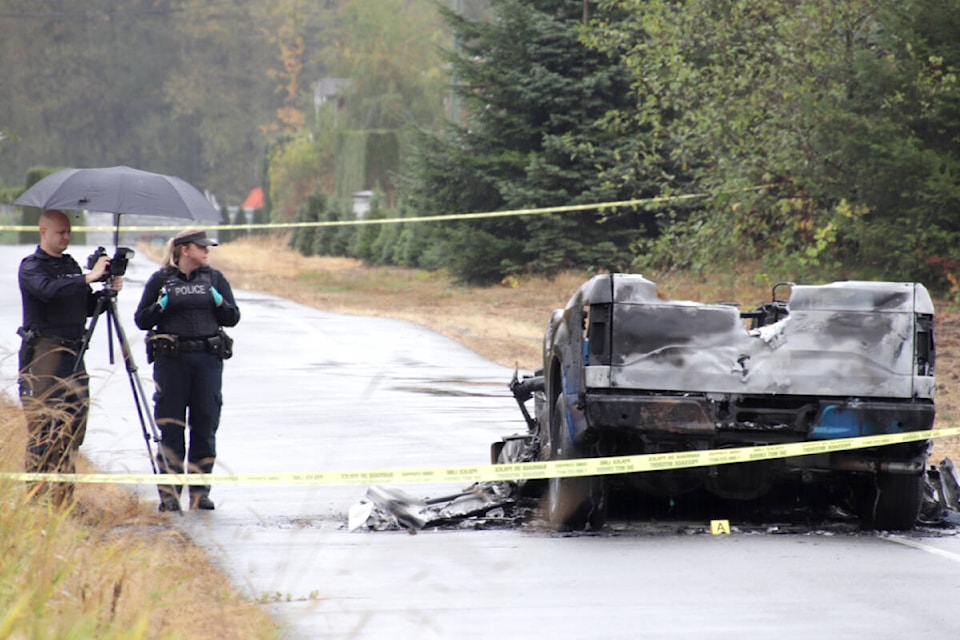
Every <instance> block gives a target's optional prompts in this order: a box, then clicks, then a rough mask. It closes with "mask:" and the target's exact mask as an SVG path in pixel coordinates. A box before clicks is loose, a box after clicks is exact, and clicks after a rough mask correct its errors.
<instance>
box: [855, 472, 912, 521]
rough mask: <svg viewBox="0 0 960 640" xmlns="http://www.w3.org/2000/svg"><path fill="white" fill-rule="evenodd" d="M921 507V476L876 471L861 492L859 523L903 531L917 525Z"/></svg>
mask: <svg viewBox="0 0 960 640" xmlns="http://www.w3.org/2000/svg"><path fill="white" fill-rule="evenodd" d="M921 506H923V475H922V474H901V473H878V474H877V476H876V478H875V482H874V483H873V485H872V486H869V487H868V488H867V489H866V490H865V491H864V495H863V500H862V504H861V508H860V524H861V527H862V528H864V529H876V530H885V531H904V530H908V529H912V528H913V527H914V526H916V524H917V518H918V517H919V516H920V508H921Z"/></svg>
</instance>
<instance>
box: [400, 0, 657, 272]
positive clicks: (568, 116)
mask: <svg viewBox="0 0 960 640" xmlns="http://www.w3.org/2000/svg"><path fill="white" fill-rule="evenodd" d="M491 9H492V12H493V14H494V16H493V19H492V20H490V21H481V20H472V19H469V18H467V17H464V16H462V15H458V14H456V13H454V12H452V11H449V10H443V13H444V16H445V18H446V20H447V21H448V23H449V24H450V26H451V28H452V29H453V31H454V33H455V34H456V39H457V42H458V43H459V46H458V47H457V48H456V49H455V50H454V51H452V52H451V53H450V56H449V57H450V63H451V65H452V68H453V70H454V75H455V85H454V87H453V90H454V91H455V93H456V95H457V97H458V98H459V99H460V104H461V105H462V112H461V111H457V112H455V113H454V114H453V117H454V122H451V123H450V126H449V128H448V129H447V131H446V133H445V135H443V136H437V135H432V134H429V133H425V134H423V135H421V136H420V137H419V138H418V142H417V143H416V145H415V150H414V157H413V160H412V167H413V168H412V170H411V171H410V173H409V175H408V176H407V179H406V180H405V181H403V182H402V185H403V187H402V188H403V194H404V197H405V198H406V199H407V202H408V204H409V206H410V208H411V209H413V210H415V211H418V212H420V213H422V214H428V215H432V214H449V213H471V212H479V211H491V210H511V209H521V208H530V207H545V206H551V205H568V204H578V203H592V202H598V201H608V200H623V199H630V198H635V197H639V196H643V195H650V194H655V193H659V192H660V187H659V185H657V184H656V181H654V180H652V179H649V178H647V179H646V183H645V184H641V183H642V182H643V181H642V180H641V181H634V182H631V183H629V184H627V183H625V182H623V181H620V182H619V183H618V182H616V181H614V180H611V179H609V176H608V177H603V176H602V173H603V172H604V171H613V170H614V169H615V167H616V166H617V165H618V164H619V163H620V161H621V156H622V155H623V154H624V153H628V152H629V149H626V148H623V149H622V148H621V146H622V143H621V139H620V137H619V133H618V132H615V131H612V130H611V129H609V128H604V127H601V126H600V125H601V122H602V119H603V118H604V116H605V114H606V113H607V112H608V111H609V110H610V109H612V108H614V107H619V108H623V109H626V108H628V106H629V104H630V100H631V94H630V88H629V75H628V73H627V69H626V67H625V66H624V65H623V63H622V61H621V59H620V56H619V54H618V53H616V52H603V53H600V52H597V51H595V50H593V49H590V48H588V47H587V46H586V45H585V44H584V42H583V41H582V39H581V36H582V30H583V3H582V2H581V1H580V0H539V1H537V2H529V1H524V0H494V1H493V2H492V3H491ZM648 175H649V174H648ZM658 179H659V176H658ZM600 222H602V224H600ZM654 229H655V226H654V225H653V224H652V219H651V218H650V217H649V216H648V215H647V216H646V217H644V214H639V213H636V212H634V211H631V210H612V209H611V210H606V211H604V212H602V213H600V212H596V211H589V212H585V213H574V214H570V213H566V214H557V215H551V216H529V217H510V218H501V219H494V220H488V221H470V222H467V221H465V222H462V223H459V224H454V225H447V226H444V227H440V226H439V225H430V226H427V225H423V226H420V227H416V228H414V233H425V234H428V235H429V239H430V242H429V244H430V247H429V248H428V250H427V251H425V252H424V254H423V255H422V256H421V260H422V261H424V262H423V263H422V264H423V266H426V264H430V265H433V266H448V267H450V268H451V270H452V272H453V273H454V274H455V275H457V276H458V277H459V278H460V279H462V280H464V281H468V282H474V283H484V282H493V281H496V280H499V279H500V278H502V277H503V276H504V275H506V274H509V273H515V272H518V271H535V272H542V273H553V272H555V271H556V270H557V269H560V268H564V267H571V266H578V265H579V266H587V265H589V266H594V265H593V263H592V260H594V259H595V258H596V257H597V256H596V254H595V253H594V252H593V251H592V248H594V247H596V246H597V245H599V244H600V243H602V242H606V243H608V244H607V245H605V246H606V247H607V248H608V249H610V250H611V251H612V254H611V256H610V257H611V259H612V261H614V262H618V261H620V260H619V259H618V258H617V254H618V253H622V254H623V256H622V257H626V255H627V253H628V249H629V246H630V244H631V242H633V241H634V240H635V239H636V238H638V237H641V236H643V235H644V234H646V233H649V232H650V231H652V230H654Z"/></svg>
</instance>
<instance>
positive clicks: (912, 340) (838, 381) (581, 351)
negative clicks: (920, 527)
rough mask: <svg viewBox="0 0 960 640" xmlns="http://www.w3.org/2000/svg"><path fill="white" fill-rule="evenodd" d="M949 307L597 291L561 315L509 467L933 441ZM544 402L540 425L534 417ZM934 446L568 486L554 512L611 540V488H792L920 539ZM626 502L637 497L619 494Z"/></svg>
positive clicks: (868, 299)
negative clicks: (840, 502)
mask: <svg viewBox="0 0 960 640" xmlns="http://www.w3.org/2000/svg"><path fill="white" fill-rule="evenodd" d="M933 320H934V307H933V302H932V300H931V298H930V295H929V293H928V292H927V290H926V288H925V287H924V286H923V285H921V284H916V283H898V282H856V281H848V282H835V283H832V284H826V285H819V286H801V285H794V284H792V283H779V284H777V285H776V286H774V287H773V295H772V299H771V300H770V301H769V302H765V303H763V304H761V305H759V306H758V307H756V308H754V309H752V310H749V311H743V310H740V308H739V307H738V306H737V305H734V304H699V303H694V302H686V301H673V300H666V299H663V298H661V297H660V296H659V295H658V294H657V290H656V285H655V284H654V283H653V282H651V281H649V280H647V279H645V278H643V277H641V276H639V275H631V274H608V275H600V276H596V277H594V278H592V279H591V280H589V281H587V282H586V283H585V284H583V285H582V286H581V287H580V289H579V290H578V291H577V292H576V294H575V295H574V296H573V297H572V298H571V299H570V301H569V302H568V303H567V305H566V307H565V308H564V309H558V310H556V311H554V312H553V315H552V317H551V319H550V322H549V325H548V327H547V330H546V334H545V337H544V343H543V369H542V370H538V371H537V372H536V374H535V375H533V376H526V377H523V378H522V379H517V378H515V379H514V381H513V383H512V384H511V388H512V389H513V392H514V395H515V396H516V398H517V401H518V403H519V404H520V408H521V410H522V411H523V413H524V416H525V418H526V421H527V427H528V432H527V433H523V434H517V435H515V436H510V437H507V438H504V439H503V440H502V441H501V442H498V443H495V444H494V445H493V447H492V457H493V462H494V463H512V462H523V461H532V460H558V459H574V458H584V457H601V456H621V455H634V454H654V453H664V452H677V451H691V450H710V449H723V448H725V447H746V446H757V445H774V444H782V443H794V442H807V441H816V440H828V439H834V438H848V437H855V436H867V435H879V434H893V433H901V432H908V431H920V430H930V429H931V428H932V425H933V420H934V401H933V396H934V360H935V351H934V340H933ZM530 400H532V401H533V405H534V407H533V412H532V415H531V412H530V411H529V410H528V409H527V404H528V402H529V401H530ZM929 449H930V441H929V440H919V441H914V442H909V443H900V444H894V445H888V446H883V447H874V448H865V449H854V450H848V451H836V452H832V453H824V454H815V455H806V456H798V457H791V458H783V459H775V460H766V461H760V462H750V463H736V464H727V465H717V466H713V467H701V468H691V469H678V470H673V471H657V472H653V473H636V474H627V475H621V476H596V477H582V478H553V479H550V480H548V481H546V482H545V483H543V485H544V486H543V488H542V490H543V492H544V494H545V495H544V496H543V501H542V503H543V505H544V507H543V510H544V512H545V516H546V517H547V519H549V520H550V522H551V523H553V524H555V525H557V526H561V527H565V528H576V529H582V528H588V527H590V528H599V527H602V526H603V524H604V522H605V520H606V510H607V500H608V495H609V493H608V490H609V489H610V484H611V483H620V484H621V485H622V484H626V485H627V489H628V491H631V492H638V493H641V494H643V493H645V494H650V495H655V496H665V497H671V496H680V495H682V494H685V493H687V492H691V491H695V490H696V491H703V490H705V491H707V492H709V493H710V494H713V495H715V496H719V497H720V498H722V499H730V500H753V499H757V498H760V497H761V496H763V495H764V494H766V493H767V492H768V491H770V489H771V488H772V487H774V486H775V485H778V484H780V483H785V482H791V481H792V482H802V483H813V482H819V483H825V485H826V486H828V487H829V488H830V490H831V491H836V492H837V493H838V494H843V495H845V496H847V497H848V504H849V505H850V507H851V509H852V510H853V512H854V513H855V514H856V515H857V516H858V517H859V519H860V522H861V526H863V527H864V528H877V529H909V528H912V527H913V526H914V525H915V523H916V520H917V517H918V513H919V511H920V507H921V503H922V493H923V486H924V485H923V475H924V470H925V466H926V463H927V458H928V455H929ZM619 488H622V487H619Z"/></svg>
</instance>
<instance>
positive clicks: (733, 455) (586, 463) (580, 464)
mask: <svg viewBox="0 0 960 640" xmlns="http://www.w3.org/2000/svg"><path fill="white" fill-rule="evenodd" d="M957 435H960V427H949V428H945V429H935V430H932V431H911V432H908V433H896V434H889V435H878V436H861V437H856V438H838V439H835V440H817V441H813V442H794V443H789V444H774V445H763V446H755V447H738V448H731V449H710V450H703V451H676V452H672V453H653V454H642V455H633V456H616V457H610V458H581V459H577V460H551V461H544V462H523V463H517V464H488V465H472V466H461V467H427V468H410V469H376V470H354V471H318V472H308V473H240V474H198V473H190V474H165V475H163V476H162V478H163V482H162V484H177V485H244V486H249V485H283V486H298V485H302V486H328V487H332V486H345V485H366V484H429V483H438V482H457V483H465V482H466V483H473V482H488V481H498V480H500V481H502V480H540V479H544V478H570V477H577V476H598V475H613V474H618V473H642V472H647V471H667V470H671V469H687V468H691V467H706V466H715V465H722V464H733V463H737V462H757V461H760V460H773V459H777V458H794V457H800V456H808V455H815V454H823V453H834V452H837V451H849V450H852V449H866V448H869V447H881V446H887V445H892V444H901V443H905V442H914V441H917V440H932V439H934V438H947V437H950V436H957ZM159 478H160V476H157V475H155V474H144V473H142V474H136V473H123V474H114V473H87V474H69V473H0V479H6V480H22V481H25V482H39V481H46V482H74V483H85V484H158V479H159Z"/></svg>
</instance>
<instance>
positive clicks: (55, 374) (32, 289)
mask: <svg viewBox="0 0 960 640" xmlns="http://www.w3.org/2000/svg"><path fill="white" fill-rule="evenodd" d="M18 279H19V283H20V295H21V298H22V299H23V326H22V329H21V332H20V334H21V336H22V337H23V344H22V345H21V348H20V361H19V367H20V369H19V370H20V375H19V390H20V401H21V404H22V405H23V409H24V413H25V414H26V418H27V429H28V440H27V450H26V459H25V467H26V470H27V472H37V473H42V472H61V473H74V472H75V470H76V467H75V453H76V451H77V449H79V448H80V445H81V444H82V443H83V439H84V436H85V434H86V426H87V414H88V411H89V405H90V401H89V380H88V377H87V372H86V368H85V366H84V363H83V358H82V356H81V354H80V351H79V350H80V347H81V344H82V338H83V335H84V332H85V326H84V325H85V323H86V319H87V317H88V316H90V315H92V314H93V312H94V310H95V309H96V304H97V296H98V294H97V293H94V291H93V289H92V288H91V287H90V285H89V284H87V282H86V280H85V279H84V277H83V273H82V272H81V270H80V265H78V264H77V261H76V260H74V259H73V258H72V257H70V255H69V254H63V255H62V256H60V257H59V258H58V257H55V256H52V255H50V254H48V253H47V252H46V251H44V250H43V249H41V248H40V247H39V246H38V247H37V250H36V251H35V252H34V253H32V254H31V255H29V256H27V257H26V258H24V259H23V260H22V261H21V262H20V269H19V272H18ZM72 495H73V485H71V484H67V483H58V484H57V486H56V488H55V494H54V499H55V500H56V501H57V502H58V503H60V504H63V503H65V502H66V501H69V500H70V499H71V498H72Z"/></svg>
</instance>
